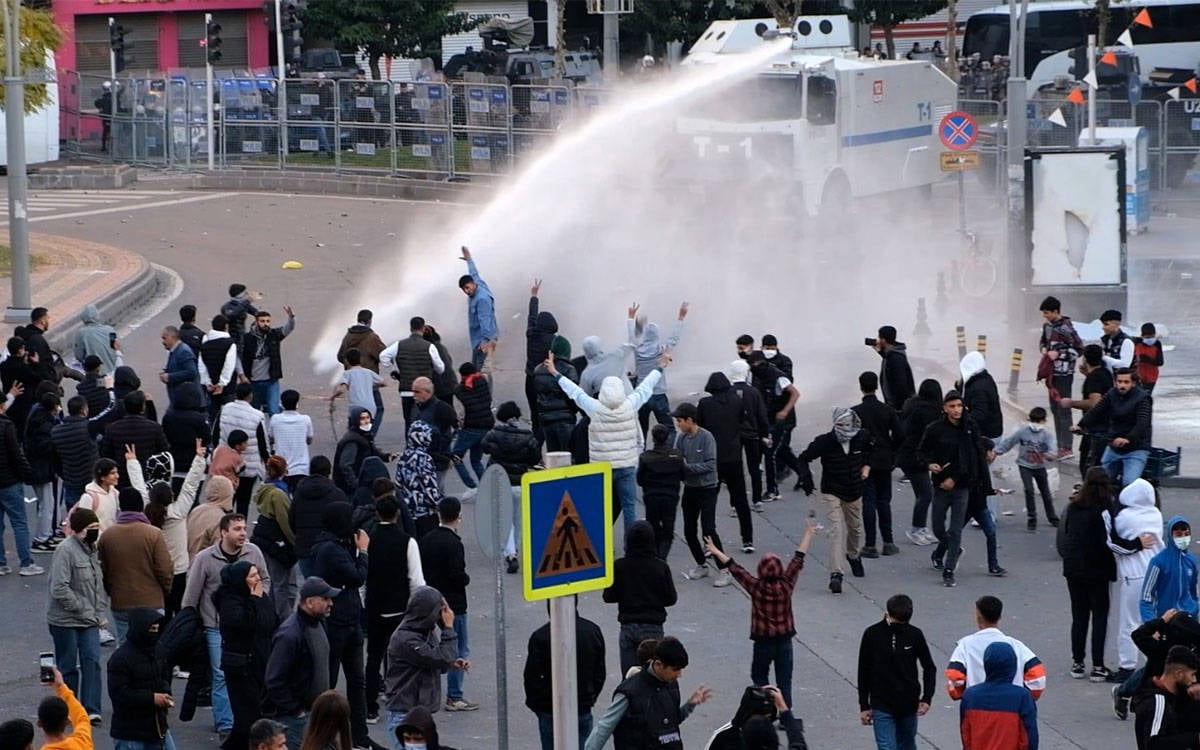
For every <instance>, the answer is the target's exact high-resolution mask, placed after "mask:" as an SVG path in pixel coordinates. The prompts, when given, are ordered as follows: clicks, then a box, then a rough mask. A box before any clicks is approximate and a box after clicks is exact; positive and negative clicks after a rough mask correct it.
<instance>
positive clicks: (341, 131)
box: [337, 79, 396, 172]
mask: <svg viewBox="0 0 1200 750" xmlns="http://www.w3.org/2000/svg"><path fill="white" fill-rule="evenodd" d="M337 95H338V122H339V125H338V138H337V142H338V144H340V145H341V146H342V148H343V151H342V154H341V159H340V166H341V167H343V168H346V169H354V170H379V169H383V170H387V171H388V172H392V171H394V170H395V167H396V161H395V160H396V151H395V144H394V142H393V135H394V134H393V130H392V123H393V122H395V101H394V97H393V95H392V85H391V84H390V83H388V82H387V81H365V80H362V81H360V80H356V79H346V80H341V81H338V82H337Z"/></svg>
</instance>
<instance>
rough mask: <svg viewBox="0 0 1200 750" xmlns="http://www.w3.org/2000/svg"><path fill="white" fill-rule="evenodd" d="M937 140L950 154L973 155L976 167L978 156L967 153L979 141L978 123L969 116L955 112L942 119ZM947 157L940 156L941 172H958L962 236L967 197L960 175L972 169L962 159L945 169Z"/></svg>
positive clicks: (965, 218)
mask: <svg viewBox="0 0 1200 750" xmlns="http://www.w3.org/2000/svg"><path fill="white" fill-rule="evenodd" d="M938 138H939V139H941V141H942V145H943V146H945V147H946V148H948V149H950V151H951V152H960V151H961V152H965V153H964V154H963V155H964V156H965V155H966V153H971V154H973V156H974V160H975V162H974V163H975V164H976V165H978V163H979V154H978V153H977V152H968V151H967V149H969V148H971V147H972V146H974V145H975V141H976V140H978V139H979V123H977V122H976V121H975V118H974V117H972V116H971V115H970V114H968V113H966V112H963V111H961V110H957V111H954V112H951V113H950V114H948V115H946V116H945V117H943V118H942V121H941V122H939V123H938ZM947 156H950V154H946V153H943V154H942V160H941V164H942V171H943V172H948V171H951V170H954V171H956V172H958V233H959V234H960V235H962V234H965V233H966V231H967V197H966V191H965V189H964V187H963V174H962V173H963V170H964V169H972V168H973V167H969V166H966V162H965V161H964V160H963V159H962V158H958V159H952V160H950V161H953V162H954V163H955V166H951V167H947V162H948V160H947V158H946V157H947Z"/></svg>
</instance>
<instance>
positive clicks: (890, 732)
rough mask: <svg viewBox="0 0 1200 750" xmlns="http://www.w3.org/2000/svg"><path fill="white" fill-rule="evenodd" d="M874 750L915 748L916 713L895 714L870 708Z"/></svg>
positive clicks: (909, 749) (914, 749) (907, 749)
mask: <svg viewBox="0 0 1200 750" xmlns="http://www.w3.org/2000/svg"><path fill="white" fill-rule="evenodd" d="M871 721H872V724H873V726H874V728H875V747H876V750H916V748H917V715H916V714H915V713H914V714H908V715H907V716H897V715H896V714H892V713H888V712H887V711H884V710H883V709H881V708H875V709H872V710H871Z"/></svg>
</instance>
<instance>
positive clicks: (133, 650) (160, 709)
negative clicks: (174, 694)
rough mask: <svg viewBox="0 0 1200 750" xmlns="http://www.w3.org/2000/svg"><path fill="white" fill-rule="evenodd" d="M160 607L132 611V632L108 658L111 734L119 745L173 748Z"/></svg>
mask: <svg viewBox="0 0 1200 750" xmlns="http://www.w3.org/2000/svg"><path fill="white" fill-rule="evenodd" d="M162 618H163V616H162V615H161V614H159V612H158V610H155V609H147V608H139V609H133V610H130V612H129V634H128V636H127V637H126V639H125V642H124V643H122V644H121V646H120V647H119V648H118V649H117V650H116V651H115V652H113V655H112V657H111V658H109V660H108V697H109V700H110V701H112V707H113V714H112V724H111V725H110V729H109V735H110V736H111V737H112V738H113V740H115V741H117V744H120V741H121V740H125V741H126V742H128V743H130V744H138V745H144V746H147V747H150V746H163V747H173V746H174V741H173V740H172V739H171V733H170V730H169V729H168V728H167V715H168V713H169V712H170V709H171V708H172V707H173V706H174V705H175V701H174V700H172V699H171V683H170V680H169V679H168V677H169V676H170V671H169V670H167V671H164V670H163V665H162V663H161V662H160V661H159V658H158V655H157V648H156V647H157V645H158V629H159V625H160V623H161V622H162Z"/></svg>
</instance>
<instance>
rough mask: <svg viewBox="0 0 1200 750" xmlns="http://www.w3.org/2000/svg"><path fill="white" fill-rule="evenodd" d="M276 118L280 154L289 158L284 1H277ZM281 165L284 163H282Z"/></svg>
mask: <svg viewBox="0 0 1200 750" xmlns="http://www.w3.org/2000/svg"><path fill="white" fill-rule="evenodd" d="M275 72H276V73H277V74H278V79H279V80H278V83H276V85H275V116H276V117H278V118H279V153H280V156H281V158H283V157H286V156H287V64H286V63H285V62H284V59H283V0H275ZM279 163H280V164H282V163H283V162H282V161H280V162H279Z"/></svg>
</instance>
